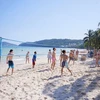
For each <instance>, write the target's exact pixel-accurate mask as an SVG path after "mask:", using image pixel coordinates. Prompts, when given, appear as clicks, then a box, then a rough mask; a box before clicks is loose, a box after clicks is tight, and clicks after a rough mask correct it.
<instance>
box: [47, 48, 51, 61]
mask: <svg viewBox="0 0 100 100" xmlns="http://www.w3.org/2000/svg"><path fill="white" fill-rule="evenodd" d="M47 57H48V63H51V58H52V53H51V50H50V49H49V52H48V55H47Z"/></svg>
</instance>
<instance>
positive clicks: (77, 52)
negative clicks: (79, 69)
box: [76, 49, 79, 60]
mask: <svg viewBox="0 0 100 100" xmlns="http://www.w3.org/2000/svg"><path fill="white" fill-rule="evenodd" d="M78 55H79V51H78V49H77V51H76V59H77V60H78Z"/></svg>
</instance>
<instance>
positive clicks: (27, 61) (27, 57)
mask: <svg viewBox="0 0 100 100" xmlns="http://www.w3.org/2000/svg"><path fill="white" fill-rule="evenodd" d="M29 53H30V52H29V51H28V52H27V53H26V63H29V60H30V59H29V58H30V57H29Z"/></svg>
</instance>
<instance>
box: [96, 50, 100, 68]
mask: <svg viewBox="0 0 100 100" xmlns="http://www.w3.org/2000/svg"><path fill="white" fill-rule="evenodd" d="M95 58H96V65H97V66H98V67H100V66H99V60H100V49H99V50H98V52H97V56H96V57H95Z"/></svg>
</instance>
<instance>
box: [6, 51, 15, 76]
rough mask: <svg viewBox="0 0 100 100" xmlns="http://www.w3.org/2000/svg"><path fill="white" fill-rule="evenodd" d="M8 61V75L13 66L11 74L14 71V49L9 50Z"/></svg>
mask: <svg viewBox="0 0 100 100" xmlns="http://www.w3.org/2000/svg"><path fill="white" fill-rule="evenodd" d="M6 63H7V64H8V69H7V72H6V75H8V72H9V69H10V68H12V73H11V75H12V74H13V72H14V63H13V50H12V49H11V50H10V51H9V53H8V55H7V58H6Z"/></svg>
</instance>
